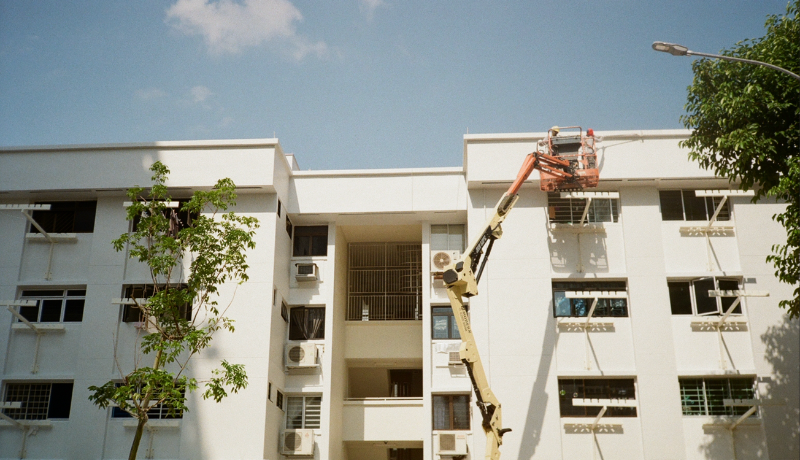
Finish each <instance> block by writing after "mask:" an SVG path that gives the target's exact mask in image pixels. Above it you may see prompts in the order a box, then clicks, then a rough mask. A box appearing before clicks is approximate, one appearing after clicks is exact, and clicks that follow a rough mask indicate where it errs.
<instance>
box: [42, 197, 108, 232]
mask: <svg viewBox="0 0 800 460" xmlns="http://www.w3.org/2000/svg"><path fill="white" fill-rule="evenodd" d="M45 204H50V210H49V211H33V215H32V217H33V220H35V221H36V223H37V224H39V225H41V227H42V229H43V230H44V231H46V232H47V233H92V232H93V231H94V215H95V213H96V211H97V202H96V201H51V202H48V203H45ZM30 233H39V230H38V229H37V228H36V227H35V226H33V225H31V228H30Z"/></svg>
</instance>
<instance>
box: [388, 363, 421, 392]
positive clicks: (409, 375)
mask: <svg viewBox="0 0 800 460" xmlns="http://www.w3.org/2000/svg"><path fill="white" fill-rule="evenodd" d="M389 394H390V395H391V397H392V398H421V397H422V369H390V370H389Z"/></svg>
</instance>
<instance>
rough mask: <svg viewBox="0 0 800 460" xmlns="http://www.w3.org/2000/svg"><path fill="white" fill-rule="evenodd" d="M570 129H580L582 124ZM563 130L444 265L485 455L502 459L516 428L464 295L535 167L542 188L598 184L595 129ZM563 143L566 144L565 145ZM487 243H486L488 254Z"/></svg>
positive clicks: (470, 292)
mask: <svg viewBox="0 0 800 460" xmlns="http://www.w3.org/2000/svg"><path fill="white" fill-rule="evenodd" d="M570 128H578V129H580V128H579V127H570ZM562 129H567V128H562ZM559 131H560V129H559V128H558V127H553V128H551V129H550V130H549V131H548V135H547V138H546V139H544V140H542V141H540V142H539V149H542V150H546V152H543V151H539V149H537V151H535V152H533V153H530V154H528V156H527V157H525V161H524V162H523V164H522V168H521V169H520V171H519V174H517V178H516V179H515V180H514V182H513V183H512V184H511V187H509V188H508V190H507V191H506V193H505V194H503V196H502V198H500V201H499V202H498V203H497V206H496V207H495V210H494V214H493V215H492V217H491V219H489V222H487V224H486V226H485V227H484V228H483V231H481V232H480V233H479V234H478V236H477V237H476V239H475V241H473V242H472V244H471V245H470V246H469V247H468V248H467V250H466V251H465V252H464V254H463V255H462V256H461V257H460V258H459V259H458V260H456V261H455V262H454V263H453V264H451V265H449V266H448V267H446V268H445V271H444V274H443V275H442V279H443V280H444V283H445V284H446V286H447V296H448V297H449V299H450V306H451V308H452V309H453V315H454V316H455V320H456V324H457V325H458V331H459V333H460V334H461V348H460V351H459V354H460V357H461V361H462V362H463V363H464V364H465V366H466V368H467V373H468V374H469V377H470V379H471V380H472V387H473V390H474V391H475V398H476V404H477V406H478V409H480V411H481V416H482V418H483V420H482V422H481V425H482V426H483V431H484V432H485V433H486V438H487V442H486V457H485V458H486V459H490V460H498V459H499V458H500V445H502V444H503V435H504V434H505V433H507V432H509V431H511V429H510V428H503V418H502V411H501V405H500V401H498V400H497V397H496V396H495V395H494V393H493V392H492V389H491V388H490V387H489V380H488V378H487V377H486V371H485V370H484V368H483V363H482V362H481V358H480V355H479V354H478V347H477V345H476V343H475V336H474V335H473V333H472V326H471V325H470V320H469V314H468V311H467V309H466V308H465V305H464V299H465V298H468V297H473V296H475V295H478V282H479V281H480V279H481V274H482V273H483V269H484V267H485V266H486V262H487V261H488V260H489V253H491V251H492V246H493V245H494V241H495V240H496V239H498V238H500V237H501V236H502V235H503V230H502V228H501V227H500V224H501V223H502V222H503V220H505V218H506V216H507V215H508V213H509V212H510V211H511V209H512V208H513V207H514V204H516V202H517V199H519V189H520V188H521V187H522V184H523V183H524V182H525V181H526V180H527V179H528V177H529V176H530V175H531V173H532V172H533V170H534V169H536V170H538V171H539V172H540V173H541V178H542V181H541V189H542V190H545V191H559V190H582V189H583V188H585V187H596V186H597V182H598V174H597V169H595V164H596V156H595V153H594V144H595V138H594V133H593V132H592V130H589V132H588V135H587V136H584V135H583V132H582V130H581V131H580V133H579V135H578V136H570V137H562V138H559V139H555V138H556V136H558V134H559ZM562 146H563V148H561V147H562ZM560 150H561V151H560ZM561 153H563V154H561ZM487 244H488V246H487ZM484 247H486V253H485V254H484V252H483V250H484Z"/></svg>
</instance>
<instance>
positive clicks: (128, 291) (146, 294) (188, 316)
mask: <svg viewBox="0 0 800 460" xmlns="http://www.w3.org/2000/svg"><path fill="white" fill-rule="evenodd" d="M161 288H162V289H163V286H161ZM185 288H186V285H185V284H179V285H172V289H185ZM136 289H141V290H142V295H140V296H137V295H136ZM151 291H152V292H151ZM154 293H155V284H126V285H123V286H122V298H123V299H133V298H136V299H148V298H150V297H152V296H153V294H154ZM121 310H122V317H121V318H120V322H122V323H140V322H143V321H144V320H145V318H143V317H142V313H141V312H139V313H138V314H137V313H136V312H137V311H139V310H140V309H139V307H137V306H136V305H122V309H121ZM180 313H181V314H182V315H183V319H184V320H186V321H189V322H191V321H192V317H193V315H194V305H193V304H187V305H183V306H181V307H180ZM134 315H136V316H135V317H134Z"/></svg>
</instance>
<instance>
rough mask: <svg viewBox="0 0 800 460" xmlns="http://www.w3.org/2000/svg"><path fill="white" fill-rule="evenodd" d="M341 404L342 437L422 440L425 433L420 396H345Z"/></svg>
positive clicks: (355, 439) (357, 439) (352, 438)
mask: <svg viewBox="0 0 800 460" xmlns="http://www.w3.org/2000/svg"><path fill="white" fill-rule="evenodd" d="M343 404H344V407H343V411H342V420H347V423H346V424H344V425H343V426H342V429H343V433H342V440H343V441H422V439H423V438H424V437H425V436H426V432H425V429H424V427H425V423H424V421H425V417H426V413H425V411H424V409H423V407H422V398H362V399H348V400H346V401H344V403H343ZM427 416H428V417H430V414H427ZM427 435H428V436H430V432H427Z"/></svg>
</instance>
